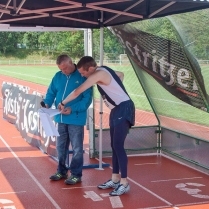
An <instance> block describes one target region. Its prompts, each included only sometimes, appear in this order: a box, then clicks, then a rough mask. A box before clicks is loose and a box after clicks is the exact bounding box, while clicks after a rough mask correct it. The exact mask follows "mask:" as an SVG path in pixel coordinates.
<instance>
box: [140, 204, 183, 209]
mask: <svg viewBox="0 0 209 209" xmlns="http://www.w3.org/2000/svg"><path fill="white" fill-rule="evenodd" d="M167 207H168V206H167V205H162V206H157V207H148V208H137V209H162V208H167ZM173 209H179V208H176V207H174V208H173Z"/></svg>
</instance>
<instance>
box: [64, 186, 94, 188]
mask: <svg viewBox="0 0 209 209" xmlns="http://www.w3.org/2000/svg"><path fill="white" fill-rule="evenodd" d="M91 187H95V188H96V187H97V186H83V187H64V188H62V189H83V188H91Z"/></svg>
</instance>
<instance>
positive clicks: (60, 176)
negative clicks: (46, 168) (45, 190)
mask: <svg viewBox="0 0 209 209" xmlns="http://www.w3.org/2000/svg"><path fill="white" fill-rule="evenodd" d="M49 178H50V179H51V180H52V181H59V180H60V179H66V178H67V174H61V173H59V172H57V173H55V174H53V175H52V176H50V177H49Z"/></svg>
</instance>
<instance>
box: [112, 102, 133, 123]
mask: <svg viewBox="0 0 209 209" xmlns="http://www.w3.org/2000/svg"><path fill="white" fill-rule="evenodd" d="M122 120H127V121H128V122H129V123H130V127H131V126H134V124H135V106H134V103H133V101H132V100H128V101H125V102H121V103H120V104H119V105H118V106H116V107H115V108H113V109H112V110H111V112H110V120H109V126H110V127H114V126H116V125H118V124H119V123H120V122H121V121H122Z"/></svg>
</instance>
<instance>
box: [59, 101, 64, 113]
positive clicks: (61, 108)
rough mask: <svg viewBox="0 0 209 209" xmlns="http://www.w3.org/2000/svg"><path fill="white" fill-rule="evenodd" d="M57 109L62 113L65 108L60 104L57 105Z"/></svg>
mask: <svg viewBox="0 0 209 209" xmlns="http://www.w3.org/2000/svg"><path fill="white" fill-rule="evenodd" d="M57 108H58V110H59V111H60V112H62V111H63V110H64V109H65V106H63V105H61V103H59V104H58V106H57Z"/></svg>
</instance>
